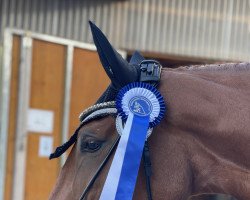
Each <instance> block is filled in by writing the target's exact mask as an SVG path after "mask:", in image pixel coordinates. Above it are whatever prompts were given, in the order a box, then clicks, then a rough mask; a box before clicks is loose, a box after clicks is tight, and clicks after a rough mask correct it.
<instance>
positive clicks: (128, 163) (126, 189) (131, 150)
mask: <svg viewBox="0 0 250 200" xmlns="http://www.w3.org/2000/svg"><path fill="white" fill-rule="evenodd" d="M116 108H117V112H118V116H117V119H120V118H121V120H123V121H124V124H125V126H124V128H123V127H122V128H120V132H121V133H119V134H120V135H121V138H120V141H119V144H118V146H117V150H116V153H115V155H114V158H113V161H112V164H111V167H110V170H109V173H108V176H107V179H106V181H105V184H104V186H103V190H102V193H101V196H100V200H106V199H109V200H124V199H128V200H129V199H132V198H133V193H134V188H135V183H136V179H137V175H138V170H139V166H140V161H141V156H142V151H143V147H144V143H145V140H146V139H147V137H148V136H149V132H150V133H151V132H152V128H153V127H155V126H156V125H157V124H158V123H159V122H160V121H161V119H162V118H163V117H164V114H165V111H166V107H165V104H164V100H163V97H162V96H161V94H160V92H159V91H158V90H157V89H156V88H155V87H153V86H151V85H149V84H147V83H143V82H135V83H131V84H128V85H126V86H125V87H123V88H122V89H121V90H120V91H119V93H118V95H117V99H116ZM150 130H151V131H150ZM118 132H119V130H118Z"/></svg>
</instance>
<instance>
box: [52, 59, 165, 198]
mask: <svg viewBox="0 0 250 200" xmlns="http://www.w3.org/2000/svg"><path fill="white" fill-rule="evenodd" d="M161 68H162V67H161V65H160V64H159V63H158V62H157V61H154V60H144V61H142V62H141V64H140V72H141V73H140V81H141V82H147V83H150V84H151V85H153V86H155V87H157V86H158V84H159V81H160V75H161ZM116 114H117V110H116V104H115V101H109V102H105V103H100V104H95V105H93V106H91V107H89V108H88V109H86V110H85V111H83V112H82V113H81V114H80V116H79V119H80V121H81V123H80V126H79V127H78V128H77V129H76V131H75V133H74V134H73V135H72V136H71V137H70V139H69V140H68V141H67V142H66V143H64V144H63V145H61V146H59V147H57V148H56V150H55V152H54V153H52V154H51V155H50V157H49V158H50V159H53V158H58V157H60V156H61V155H62V154H63V153H64V152H65V151H66V150H67V149H68V148H69V147H70V146H71V145H72V144H74V143H75V142H76V140H77V136H78V132H79V130H80V129H81V128H82V126H83V125H85V124H86V123H88V122H90V121H92V120H94V119H97V118H100V117H104V116H108V115H116ZM116 128H117V132H118V133H119V135H118V137H117V138H116V139H115V141H114V143H113V144H112V146H111V148H110V150H109V151H108V153H107V155H106V157H105V158H104V160H103V162H102V163H101V164H100V166H99V167H98V169H97V170H96V172H95V175H94V176H93V177H92V178H91V180H90V181H89V183H88V184H87V186H86V188H85V189H84V191H83V192H82V194H81V197H80V199H79V200H83V199H84V198H85V197H86V195H87V193H88V192H89V190H90V189H91V186H92V185H93V183H94V182H95V180H96V178H97V177H98V175H99V174H100V172H101V171H102V169H103V167H104V166H105V164H106V163H107V162H108V160H109V158H110V156H111V155H112V153H113V152H114V150H115V148H116V146H117V144H118V142H119V139H120V135H121V133H122V130H123V122H122V120H121V119H120V118H119V117H117V120H116ZM152 131H153V130H152V129H149V130H148V134H147V137H149V136H150V135H151V133H152ZM143 163H144V171H145V176H146V189H147V196H148V200H152V192H151V184H150V177H151V174H152V169H151V161H150V154H149V145H148V141H147V140H146V141H145V145H144V149H143Z"/></svg>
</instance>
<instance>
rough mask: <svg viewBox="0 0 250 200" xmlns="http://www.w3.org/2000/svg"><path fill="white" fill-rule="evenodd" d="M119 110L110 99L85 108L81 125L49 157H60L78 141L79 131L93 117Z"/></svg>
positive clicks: (81, 116) (103, 115) (81, 117)
mask: <svg viewBox="0 0 250 200" xmlns="http://www.w3.org/2000/svg"><path fill="white" fill-rule="evenodd" d="M116 113H117V110H116V108H115V101H109V102H104V103H99V104H95V105H93V106H91V107H89V108H87V109H86V110H84V111H83V112H82V113H81V114H80V116H79V119H80V122H81V123H80V125H79V127H78V128H77V129H76V131H75V133H74V134H73V135H72V136H71V137H70V138H69V140H68V141H67V142H65V143H64V144H62V145H61V146H59V147H57V148H56V150H55V151H54V153H52V154H50V156H49V159H53V158H58V157H60V156H61V155H62V154H63V153H64V152H65V151H67V149H68V148H69V147H70V146H71V145H72V144H74V143H75V142H76V140H77V136H78V131H79V130H80V129H81V128H82V126H83V125H85V124H86V123H88V122H90V121H91V120H93V119H96V118H98V117H105V116H107V115H111V114H116Z"/></svg>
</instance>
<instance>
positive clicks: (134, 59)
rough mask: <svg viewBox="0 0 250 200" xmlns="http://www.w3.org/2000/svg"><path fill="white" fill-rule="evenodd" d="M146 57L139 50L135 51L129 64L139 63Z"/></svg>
mask: <svg viewBox="0 0 250 200" xmlns="http://www.w3.org/2000/svg"><path fill="white" fill-rule="evenodd" d="M143 60H145V58H144V57H143V56H142V55H141V54H140V52H139V51H135V52H134V53H133V55H132V57H131V58H130V61H129V64H132V65H139V64H140V63H141V62H142V61H143Z"/></svg>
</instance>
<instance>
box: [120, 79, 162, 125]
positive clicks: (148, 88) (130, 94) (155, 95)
mask: <svg viewBox="0 0 250 200" xmlns="http://www.w3.org/2000/svg"><path fill="white" fill-rule="evenodd" d="M137 99H138V100H137ZM133 100H134V101H133ZM138 101H139V102H141V104H142V103H144V102H145V103H144V106H143V105H141V104H140V106H141V108H144V110H142V113H145V114H150V120H149V127H150V128H153V127H155V126H156V125H157V124H159V123H160V121H161V120H162V118H163V117H164V114H165V112H166V106H165V103H164V99H163V97H162V95H161V93H160V92H159V91H158V90H157V89H156V88H155V87H153V86H152V85H150V84H147V83H144V82H134V83H130V84H128V85H126V86H125V87H123V88H122V89H121V90H120V91H119V93H118V95H117V97H116V108H117V112H118V115H120V116H121V118H122V119H123V120H126V119H127V118H128V115H129V113H130V112H133V111H134V110H133V109H131V108H132V107H135V105H133V103H136V102H138ZM145 104H146V105H145ZM137 105H138V104H137ZM133 113H134V114H135V115H142V114H141V113H140V112H133Z"/></svg>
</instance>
